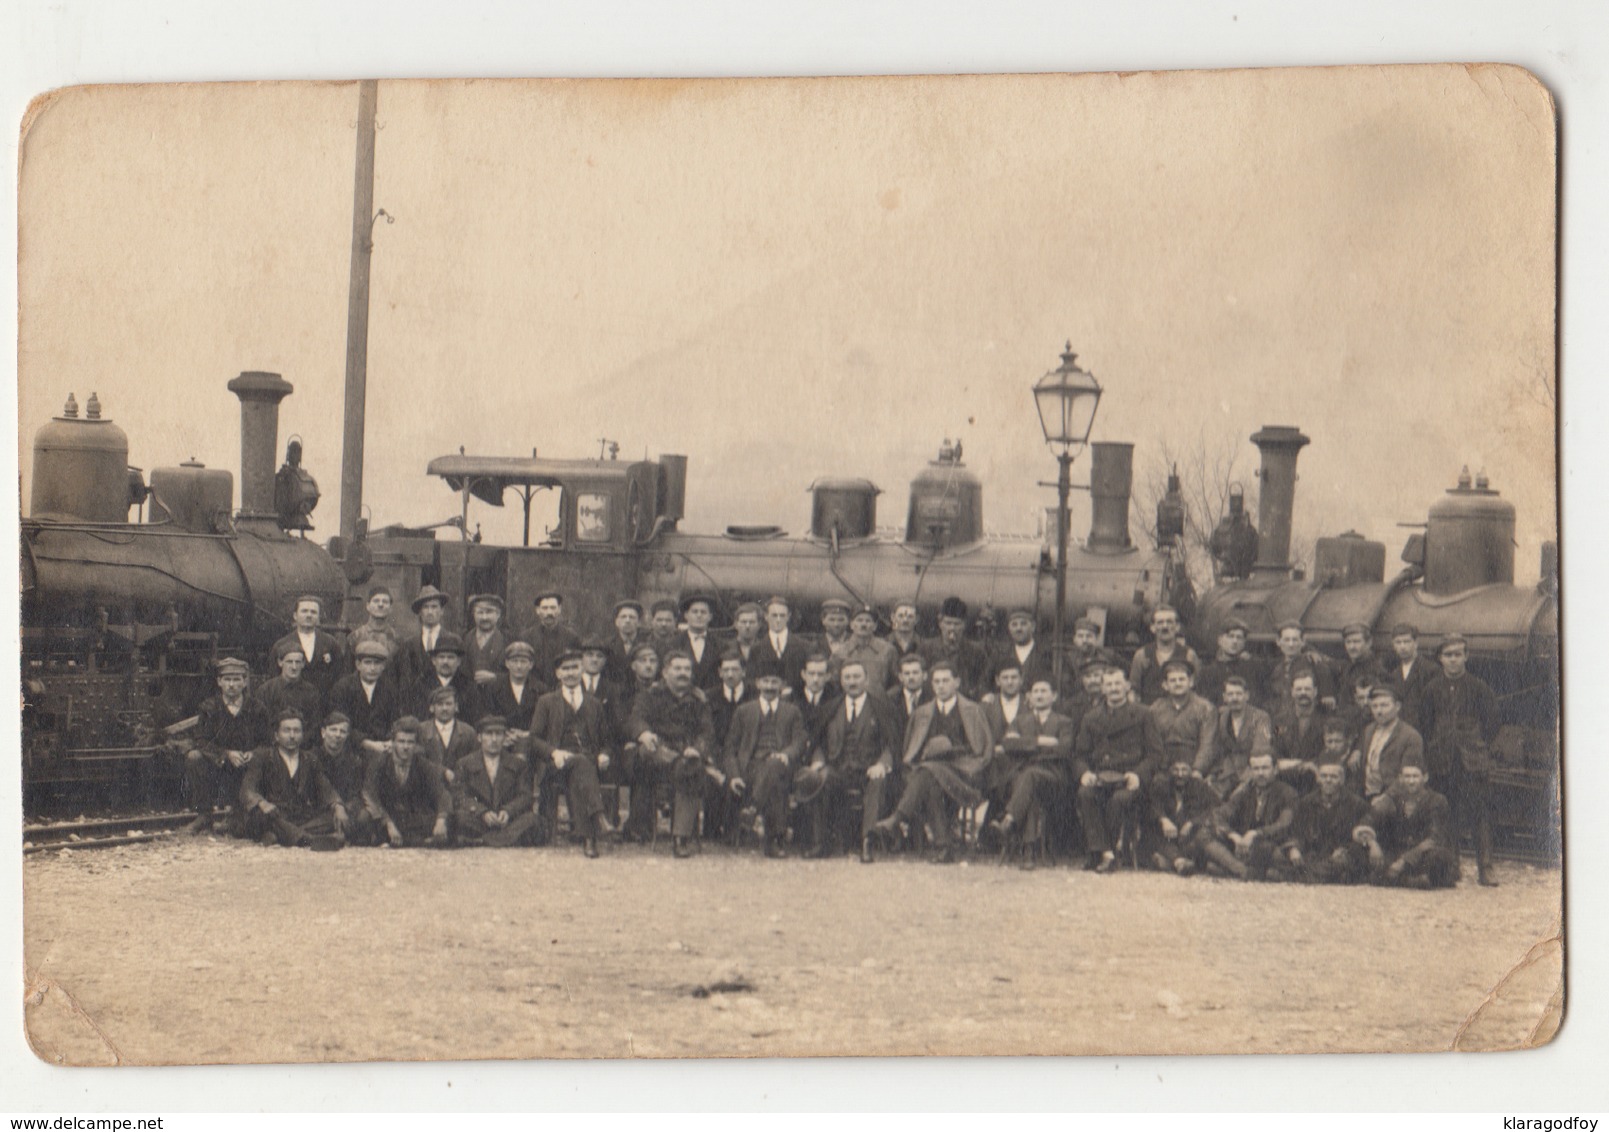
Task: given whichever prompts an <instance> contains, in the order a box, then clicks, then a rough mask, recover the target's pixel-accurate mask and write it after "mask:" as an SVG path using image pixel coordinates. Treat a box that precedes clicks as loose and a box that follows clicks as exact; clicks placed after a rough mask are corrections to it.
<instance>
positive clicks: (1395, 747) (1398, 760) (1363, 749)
mask: <svg viewBox="0 0 1609 1132" xmlns="http://www.w3.org/2000/svg"><path fill="white" fill-rule="evenodd" d="M1378 731H1379V727H1377V726H1376V725H1375V724H1373V723H1371V724H1369V725H1368V726H1367V727H1365V728H1364V729H1363V734H1362V735H1360V736H1359V737H1358V745H1357V752H1358V766H1357V773H1356V774H1355V775H1354V776H1353V777H1355V778H1356V779H1357V783H1358V789H1359V790H1360V791H1361V792H1362V793H1364V794H1366V795H1368V796H1370V797H1373V796H1374V795H1376V794H1380V793H1383V792H1385V791H1387V790H1389V789H1391V787H1392V786H1394V785H1395V784H1396V781H1397V774H1398V772H1400V771H1401V770H1402V764H1403V760H1405V759H1420V758H1423V757H1424V753H1425V744H1424V741H1423V740H1422V739H1421V738H1420V736H1419V732H1417V731H1415V730H1414V729H1413V728H1412V727H1409V726H1408V725H1407V724H1406V723H1404V722H1403V721H1402V720H1401V719H1398V720H1397V724H1396V728H1395V730H1393V731H1392V733H1391V738H1389V739H1387V740H1386V744H1385V746H1384V747H1383V748H1381V750H1380V766H1379V772H1380V783H1379V787H1378V789H1375V790H1370V789H1369V783H1368V771H1369V747H1370V746H1372V745H1373V743H1374V736H1375V734H1376V732H1378Z"/></svg>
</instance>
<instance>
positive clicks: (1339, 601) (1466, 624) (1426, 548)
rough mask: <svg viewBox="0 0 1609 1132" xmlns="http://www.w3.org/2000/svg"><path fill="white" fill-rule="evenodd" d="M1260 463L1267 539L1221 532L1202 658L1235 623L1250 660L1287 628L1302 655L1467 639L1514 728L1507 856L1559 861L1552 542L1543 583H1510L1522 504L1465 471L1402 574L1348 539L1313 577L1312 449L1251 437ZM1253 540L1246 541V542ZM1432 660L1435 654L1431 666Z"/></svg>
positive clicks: (1502, 772)
mask: <svg viewBox="0 0 1609 1132" xmlns="http://www.w3.org/2000/svg"><path fill="white" fill-rule="evenodd" d="M1251 440H1252V442H1253V443H1254V444H1256V445H1257V447H1258V449H1259V450H1260V452H1261V457H1262V466H1261V469H1260V470H1259V472H1258V476H1259V478H1260V480H1261V488H1260V490H1259V493H1258V523H1259V527H1260V530H1259V529H1258V528H1252V527H1249V523H1248V521H1247V520H1245V519H1243V518H1241V517H1240V516H1238V515H1234V514H1232V515H1230V516H1227V517H1226V518H1225V520H1224V524H1223V526H1222V528H1221V529H1220V530H1219V531H1218V532H1216V533H1215V537H1214V543H1215V545H1216V546H1217V547H1218V548H1220V549H1221V550H1222V552H1223V553H1222V555H1221V557H1220V558H1219V563H1218V565H1219V567H1220V584H1218V585H1216V586H1214V587H1213V588H1212V589H1211V590H1209V591H1208V592H1207V593H1205V594H1204V595H1202V598H1201V600H1200V602H1199V604H1198V608H1197V616H1196V619H1195V622H1194V626H1193V629H1194V635H1195V644H1196V647H1197V648H1198V649H1200V650H1202V655H1204V656H1205V655H1208V654H1210V653H1211V651H1213V650H1214V649H1215V648H1216V641H1217V638H1218V634H1219V632H1220V631H1221V630H1222V628H1223V626H1224V624H1225V623H1226V622H1227V621H1229V620H1230V619H1231V618H1238V619H1239V620H1241V621H1243V622H1245V623H1246V625H1247V627H1248V629H1249V632H1248V634H1247V639H1248V642H1249V643H1250V645H1251V646H1252V647H1254V648H1260V649H1262V650H1263V651H1264V652H1266V653H1268V654H1269V655H1273V652H1274V641H1275V639H1276V638H1277V636H1278V627H1279V626H1280V625H1281V624H1284V623H1287V622H1290V621H1295V622H1299V623H1300V624H1301V625H1302V627H1303V630H1304V635H1305V637H1306V640H1307V643H1308V644H1309V645H1310V646H1313V647H1316V648H1318V649H1320V650H1321V651H1327V652H1329V653H1331V654H1334V655H1342V653H1343V650H1342V646H1341V638H1342V630H1343V629H1344V628H1345V627H1346V626H1348V625H1353V624H1363V625H1366V626H1368V627H1369V629H1370V631H1371V633H1372V642H1371V643H1372V645H1373V647H1374V650H1375V652H1376V653H1377V654H1389V651H1390V644H1391V634H1392V630H1393V628H1394V627H1395V626H1397V625H1400V624H1410V625H1413V626H1415V627H1416V628H1417V629H1418V630H1419V634H1420V645H1421V647H1423V648H1426V649H1429V650H1433V649H1434V648H1435V646H1436V645H1437V644H1439V643H1440V641H1441V639H1442V638H1443V637H1445V636H1447V635H1449V634H1451V633H1460V634H1462V635H1463V636H1465V637H1466V638H1468V640H1469V669H1470V671H1471V672H1473V673H1475V674H1476V675H1477V676H1479V677H1481V678H1482V679H1483V680H1485V681H1486V682H1487V683H1488V684H1490V685H1491V687H1492V689H1493V691H1495V692H1496V693H1497V696H1498V702H1499V706H1500V708H1501V711H1502V716H1503V718H1504V720H1505V726H1504V727H1503V729H1502V731H1501V732H1500V733H1499V735H1498V737H1497V741H1496V744H1495V750H1494V754H1495V756H1496V762H1497V764H1498V767H1499V769H1498V771H1497V772H1496V775H1495V777H1494V781H1493V787H1494V789H1493V799H1494V804H1495V805H1496V807H1497V810H1498V812H1497V814H1496V819H1497V824H1498V827H1499V829H1500V830H1501V831H1502V832H1503V834H1504V835H1505V840H1506V841H1507V842H1508V844H1509V847H1510V848H1511V849H1519V850H1521V851H1528V852H1531V853H1534V854H1535V855H1537V856H1540V857H1543V858H1546V859H1553V858H1555V857H1556V856H1557V854H1558V850H1559V794H1558V779H1559V605H1558V580H1557V563H1558V553H1557V547H1556V544H1554V543H1551V542H1550V543H1546V544H1544V545H1543V547H1542V557H1541V562H1540V566H1541V570H1540V575H1541V577H1540V581H1538V583H1537V584H1536V585H1535V586H1531V587H1527V586H1517V585H1515V584H1514V528H1515V510H1514V505H1513V504H1512V503H1509V502H1508V501H1507V500H1505V499H1503V498H1502V497H1501V495H1500V494H1499V493H1498V492H1497V491H1495V490H1493V489H1492V487H1491V485H1490V482H1489V481H1488V480H1487V478H1486V476H1485V475H1484V473H1482V474H1479V475H1477V476H1475V477H1473V478H1472V477H1471V476H1470V475H1469V471H1468V469H1467V468H1466V469H1464V471H1463V473H1462V474H1461V475H1459V477H1458V479H1457V482H1456V484H1455V485H1454V486H1453V487H1451V488H1449V489H1448V490H1447V491H1446V493H1445V494H1444V495H1443V496H1442V497H1441V498H1440V499H1438V500H1436V501H1435V502H1434V503H1432V504H1431V505H1430V508H1429V513H1428V516H1427V521H1426V522H1425V524H1424V530H1423V531H1422V532H1416V533H1414V534H1412V535H1410V536H1409V537H1408V539H1407V543H1406V545H1405V546H1404V548H1403V551H1402V556H1401V560H1402V562H1403V566H1402V568H1401V569H1400V570H1399V571H1398V572H1397V573H1396V574H1395V575H1394V576H1393V577H1391V578H1390V579H1389V580H1388V579H1387V578H1386V576H1385V561H1386V547H1385V543H1383V542H1375V541H1372V540H1369V539H1366V538H1364V537H1363V536H1362V535H1360V534H1358V533H1356V532H1354V531H1348V532H1346V533H1344V534H1341V535H1338V536H1336V537H1333V538H1321V539H1319V540H1318V543H1317V545H1316V547H1315V549H1314V560H1313V573H1312V577H1310V578H1304V577H1302V576H1301V574H1300V573H1299V572H1298V571H1297V570H1296V569H1295V568H1294V567H1293V566H1292V564H1291V562H1290V560H1289V559H1290V542H1291V523H1292V518H1293V516H1294V513H1295V493H1296V462H1297V457H1298V454H1299V453H1300V452H1301V450H1302V448H1303V447H1305V446H1306V445H1307V444H1308V443H1309V439H1308V437H1306V436H1304V435H1303V434H1302V433H1301V432H1300V431H1299V430H1298V429H1295V428H1290V427H1285V426H1274V427H1268V428H1264V429H1262V430H1261V431H1259V432H1257V433H1256V434H1254V435H1253V436H1252V437H1251ZM1248 532H1249V534H1250V535H1251V537H1249V538H1248V537H1244V536H1245V535H1246V534H1247V533H1248ZM1432 655H1433V653H1432Z"/></svg>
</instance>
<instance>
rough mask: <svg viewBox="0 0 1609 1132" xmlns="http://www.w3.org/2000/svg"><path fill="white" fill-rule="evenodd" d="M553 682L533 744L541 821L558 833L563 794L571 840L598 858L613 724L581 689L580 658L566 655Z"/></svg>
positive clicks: (540, 704) (540, 707)
mask: <svg viewBox="0 0 1609 1132" xmlns="http://www.w3.org/2000/svg"><path fill="white" fill-rule="evenodd" d="M645 643H647V642H645ZM554 677H555V679H556V681H557V683H558V688H557V689H556V690H554V691H552V692H549V693H548V694H547V695H545V696H543V697H542V698H541V699H540V700H538V701H537V703H536V714H535V716H534V717H532V720H531V735H530V739H529V743H530V747H531V758H532V760H533V764H532V765H533V774H535V776H536V779H537V782H538V788H539V794H540V806H541V815H542V821H543V824H544V825H545V826H546V828H547V829H548V830H550V831H553V830H556V829H557V828H558V816H559V793H558V792H559V790H560V789H561V788H562V789H563V790H564V791H565V792H566V795H567V798H568V803H569V809H570V827H571V828H570V832H571V835H572V836H573V837H576V838H578V839H579V840H580V841H581V844H582V849H583V851H584V852H585V854H586V855H587V856H588V857H596V856H597V855H598V837H599V835H600V834H601V833H602V832H603V829H604V822H603V808H604V807H603V794H602V791H601V790H600V789H599V787H598V775H599V773H600V772H607V771H608V770H609V767H610V764H611V762H612V761H613V757H614V756H613V751H612V750H611V735H610V727H609V721H608V718H607V717H606V715H605V708H604V705H603V703H602V702H601V701H599V700H598V699H597V698H596V697H595V696H589V695H587V693H586V691H585V690H584V689H583V688H582V687H581V654H580V653H578V652H574V651H571V652H566V653H561V654H560V655H559V661H558V664H557V665H556V666H555V668H554ZM537 767H540V768H541V770H540V771H539V772H538V771H536V770H535V768H537Z"/></svg>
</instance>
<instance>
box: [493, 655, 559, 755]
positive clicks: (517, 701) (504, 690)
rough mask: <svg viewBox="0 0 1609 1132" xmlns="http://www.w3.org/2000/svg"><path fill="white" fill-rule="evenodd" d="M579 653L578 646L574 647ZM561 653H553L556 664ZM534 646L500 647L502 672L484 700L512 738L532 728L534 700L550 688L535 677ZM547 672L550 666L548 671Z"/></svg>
mask: <svg viewBox="0 0 1609 1132" xmlns="http://www.w3.org/2000/svg"><path fill="white" fill-rule="evenodd" d="M577 651H578V652H579V647H578V648H577ZM562 655H563V653H562V652H560V653H558V654H555V656H554V658H553V659H554V662H555V663H554V666H555V667H557V662H558V658H559V656H562ZM535 665H536V649H535V648H534V647H532V646H531V645H530V644H529V643H528V642H526V641H510V642H509V645H508V647H507V648H506V649H504V650H503V675H502V678H501V679H499V680H498V681H497V682H496V683H495V684H493V685H492V686H491V688H490V689H489V690H487V694H486V696H485V699H484V702H485V704H486V707H487V709H488V710H489V711H492V712H495V713H496V714H498V715H500V716H502V717H503V720H504V722H506V723H507V724H508V728H509V732H510V733H511V735H512V736H513V738H514V739H516V740H519V739H523V738H524V737H525V736H526V735H527V734H529V733H530V730H531V716H532V715H533V714H535V712H536V701H537V700H539V699H541V698H542V696H544V695H546V694H547V692H548V691H549V686H548V684H547V683H545V682H544V681H543V680H539V679H537V677H536V674H535V672H534V671H533V669H534V668H535ZM549 671H550V672H551V671H552V669H550V670H549Z"/></svg>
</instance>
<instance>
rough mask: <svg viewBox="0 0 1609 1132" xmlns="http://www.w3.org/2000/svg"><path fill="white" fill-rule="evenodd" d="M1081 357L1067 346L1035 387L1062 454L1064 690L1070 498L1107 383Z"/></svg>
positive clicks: (1057, 651)
mask: <svg viewBox="0 0 1609 1132" xmlns="http://www.w3.org/2000/svg"><path fill="white" fill-rule="evenodd" d="M1077 362H1078V355H1076V354H1074V353H1073V344H1072V342H1071V341H1069V342H1068V343H1067V348H1066V350H1064V351H1063V353H1062V356H1061V365H1060V366H1058V367H1056V368H1055V369H1053V370H1051V371H1050V372H1049V373H1047V374H1046V375H1045V376H1044V377H1041V378H1040V379H1039V380H1038V381H1036V382H1035V383H1034V404H1035V405H1036V406H1037V407H1038V409H1039V424H1040V427H1041V428H1043V429H1044V430H1045V443H1046V444H1048V445H1049V446H1050V450H1051V451H1052V452H1054V453H1055V454H1056V462H1057V464H1058V465H1059V466H1060V467H1059V472H1058V474H1057V477H1056V633H1055V637H1054V639H1053V641H1052V651H1051V657H1052V662H1053V664H1054V666H1055V667H1054V671H1055V674H1056V685H1057V687H1058V688H1059V687H1061V678H1062V634H1063V632H1064V630H1065V625H1066V617H1067V614H1066V610H1065V607H1066V605H1067V528H1068V527H1070V526H1072V516H1071V515H1070V514H1069V513H1068V507H1067V497H1068V495H1069V494H1070V493H1071V491H1072V487H1073V481H1072V468H1073V461H1074V460H1076V459H1077V458H1078V454H1079V453H1080V452H1082V451H1083V450H1084V447H1085V445H1087V444H1088V443H1089V433H1090V429H1091V428H1093V427H1094V425H1095V410H1096V409H1098V408H1100V406H1101V383H1100V382H1098V381H1096V380H1095V375H1094V374H1092V373H1086V372H1085V371H1084V370H1082V369H1079V368H1078V364H1077Z"/></svg>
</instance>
